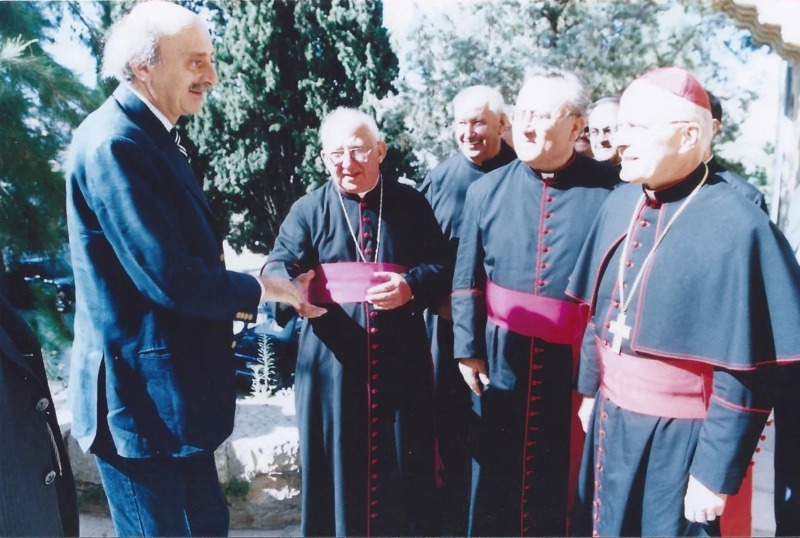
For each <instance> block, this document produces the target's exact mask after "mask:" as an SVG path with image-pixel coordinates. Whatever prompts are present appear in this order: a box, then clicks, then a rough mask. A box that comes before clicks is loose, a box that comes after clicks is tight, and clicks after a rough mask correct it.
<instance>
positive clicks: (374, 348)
mask: <svg viewBox="0 0 800 538" xmlns="http://www.w3.org/2000/svg"><path fill="white" fill-rule="evenodd" d="M369 347H370V348H371V349H372V350H376V349H378V348H379V347H380V344H371V345H370V346H369Z"/></svg>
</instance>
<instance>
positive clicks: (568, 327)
mask: <svg viewBox="0 0 800 538" xmlns="http://www.w3.org/2000/svg"><path fill="white" fill-rule="evenodd" d="M486 314H487V316H488V317H489V319H490V320H492V323H494V324H495V325H497V326H499V327H503V328H504V329H508V330H509V331H512V332H515V333H517V334H521V335H523V336H528V337H530V338H541V339H542V340H546V341H548V342H552V343H554V344H573V345H575V344H579V343H580V342H581V340H582V338H583V331H584V330H585V329H586V321H587V319H588V317H589V305H587V304H584V303H571V302H568V301H561V300H559V299H553V298H551V297H542V296H541V295H533V294H531V293H524V292H521V291H514V290H509V289H506V288H503V287H501V286H498V285H497V284H494V283H493V282H491V281H487V282H486Z"/></svg>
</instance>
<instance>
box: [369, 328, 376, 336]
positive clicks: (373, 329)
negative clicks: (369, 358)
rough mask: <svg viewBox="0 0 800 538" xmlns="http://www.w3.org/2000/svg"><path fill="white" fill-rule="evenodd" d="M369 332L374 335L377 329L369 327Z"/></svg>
mask: <svg viewBox="0 0 800 538" xmlns="http://www.w3.org/2000/svg"><path fill="white" fill-rule="evenodd" d="M369 332H370V333H372V334H375V333H377V332H378V328H377V327H370V328H369Z"/></svg>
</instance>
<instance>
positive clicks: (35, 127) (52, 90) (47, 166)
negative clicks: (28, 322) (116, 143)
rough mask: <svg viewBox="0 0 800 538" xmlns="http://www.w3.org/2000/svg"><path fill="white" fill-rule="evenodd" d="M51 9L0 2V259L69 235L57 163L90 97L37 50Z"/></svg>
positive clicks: (51, 245)
mask: <svg viewBox="0 0 800 538" xmlns="http://www.w3.org/2000/svg"><path fill="white" fill-rule="evenodd" d="M54 9H58V6H57V5H55V6H53V5H50V4H48V3H38V2H0V21H2V22H0V118H2V125H3V136H2V137H0V245H2V248H0V251H1V252H0V261H2V256H3V255H4V256H6V257H8V256H11V257H14V256H16V255H19V254H22V253H38V254H42V253H48V254H52V253H54V252H55V251H57V250H59V249H60V248H61V247H63V245H64V243H65V242H66V227H65V215H64V182H63V177H62V175H61V172H60V170H59V169H58V164H57V163H58V160H59V155H60V152H61V151H62V150H63V148H64V147H65V146H66V144H67V142H68V140H69V136H70V133H71V128H72V127H73V126H74V125H75V124H76V123H77V122H78V121H79V120H80V119H81V118H82V117H83V115H84V113H85V111H86V109H87V108H88V107H89V106H90V105H91V98H90V96H89V92H88V90H87V89H86V88H85V87H84V86H83V85H82V84H81V83H80V82H78V80H77V79H76V78H75V76H74V75H73V74H72V73H71V72H70V71H68V70H67V69H65V68H63V67H61V66H60V65H59V64H57V63H56V62H55V61H54V60H53V59H52V58H51V57H50V56H48V55H47V54H45V53H44V51H43V50H42V47H41V43H42V42H43V41H45V40H47V39H49V38H48V36H47V31H48V29H50V28H52V20H53V10H54ZM2 265H3V264H0V266H2Z"/></svg>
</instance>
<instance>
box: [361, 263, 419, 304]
mask: <svg viewBox="0 0 800 538" xmlns="http://www.w3.org/2000/svg"><path fill="white" fill-rule="evenodd" d="M373 276H375V277H376V278H384V279H386V281H385V282H381V283H380V284H377V285H375V286H372V287H371V288H369V289H368V290H367V297H366V299H367V302H368V303H370V304H371V305H372V306H373V307H374V308H375V310H392V309H394V308H399V307H401V306H403V305H404V304H406V303H407V302H409V301H410V300H411V299H413V298H414V294H413V293H412V292H411V286H409V285H408V282H406V279H405V278H403V276H402V275H400V274H399V273H392V272H390V271H376V272H375V273H373Z"/></svg>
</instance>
